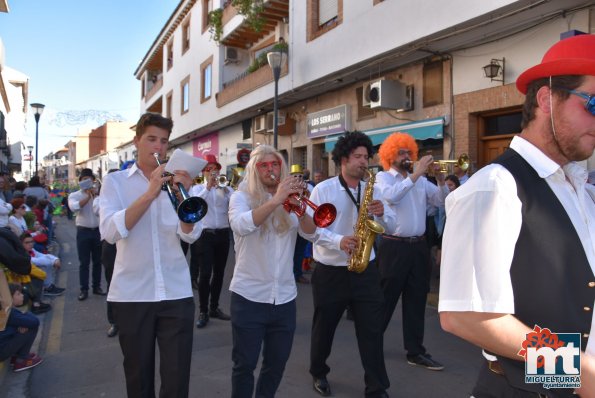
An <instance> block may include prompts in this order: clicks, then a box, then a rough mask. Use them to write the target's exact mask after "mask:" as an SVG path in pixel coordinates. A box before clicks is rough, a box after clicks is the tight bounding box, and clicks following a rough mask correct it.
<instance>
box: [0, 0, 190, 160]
mask: <svg viewBox="0 0 595 398" xmlns="http://www.w3.org/2000/svg"><path fill="white" fill-rule="evenodd" d="M179 1H180V0H101V1H99V0H55V1H47V0H8V6H9V9H10V11H9V12H8V13H0V39H1V40H2V42H3V44H4V49H5V60H4V61H5V62H4V65H5V66H7V67H9V68H12V69H15V70H17V71H19V72H21V73H23V74H25V75H27V76H28V77H29V104H31V103H35V102H38V103H42V104H44V105H45V109H44V112H43V114H42V115H41V118H40V121H39V157H40V158H42V157H43V156H45V155H47V154H48V153H50V152H53V151H56V150H58V149H60V148H62V147H63V146H64V145H65V144H66V143H67V142H68V141H69V140H71V139H72V138H73V137H74V136H76V134H77V132H78V131H79V129H83V130H84V129H85V128H89V127H90V128H95V127H98V126H100V125H101V124H103V122H104V121H105V120H103V119H102V117H104V116H105V115H109V116H112V117H117V116H120V117H122V118H123V119H124V120H127V121H132V122H133V123H134V122H135V121H136V120H137V119H138V117H139V112H140V82H139V81H138V80H136V78H135V77H134V71H135V70H136V68H137V67H138V65H139V63H140V61H141V60H142V59H143V57H144V56H145V54H146V53H147V51H148V50H149V47H150V46H151V44H152V43H153V41H154V40H155V39H156V37H157V35H158V34H159V32H160V31H161V29H162V28H163V26H164V25H165V23H166V22H167V20H168V19H169V17H170V16H171V14H172V12H173V11H174V10H175V8H176V7H177V5H178V4H179ZM23 141H24V143H25V145H26V146H27V145H34V144H35V119H34V117H33V112H32V111H31V109H30V108H29V110H28V115H27V132H26V134H25V137H24V140H23Z"/></svg>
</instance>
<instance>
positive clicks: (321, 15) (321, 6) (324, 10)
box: [318, 0, 339, 26]
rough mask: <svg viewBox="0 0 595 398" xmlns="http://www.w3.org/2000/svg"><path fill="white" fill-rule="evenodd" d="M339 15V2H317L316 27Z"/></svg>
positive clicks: (336, 0)
mask: <svg viewBox="0 0 595 398" xmlns="http://www.w3.org/2000/svg"><path fill="white" fill-rule="evenodd" d="M338 15H339V0H318V25H319V26H322V25H324V24H325V23H327V22H328V21H330V20H332V19H334V18H336V17H337V16H338Z"/></svg>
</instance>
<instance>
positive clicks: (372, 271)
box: [310, 132, 395, 398]
mask: <svg viewBox="0 0 595 398" xmlns="http://www.w3.org/2000/svg"><path fill="white" fill-rule="evenodd" d="M372 152H373V147H372V141H371V140H370V138H369V137H368V136H366V135H365V134H363V133H361V132H348V133H346V134H345V135H344V136H343V137H341V138H339V140H338V141H337V144H336V145H335V148H334V149H333V153H332V155H333V161H334V162H335V164H336V165H337V167H339V168H340V174H339V176H338V177H334V178H330V179H328V180H325V181H323V182H321V183H319V184H317V185H316V186H315V187H314V190H313V191H312V194H311V195H310V200H312V202H314V203H317V204H320V203H333V204H334V205H335V206H336V208H337V210H338V211H337V218H336V219H335V222H334V223H333V224H332V225H330V226H329V227H328V228H325V229H322V228H319V229H318V230H317V233H316V240H315V241H314V264H315V269H314V273H313V274H312V294H313V296H314V319H313V321H312V337H311V339H312V340H311V346H310V374H311V375H312V377H313V378H314V382H313V385H314V390H316V391H317V392H318V393H319V394H320V395H322V396H328V395H331V387H330V384H329V382H328V380H327V378H326V375H327V374H328V373H329V372H330V368H329V366H328V365H327V363H326V360H327V358H328V357H329V355H330V353H331V348H332V345H333V337H334V334H335V329H336V328H337V325H338V323H339V320H340V319H341V316H342V314H343V312H345V308H346V307H347V306H348V305H349V306H350V307H351V309H352V311H353V317H354V321H355V330H356V332H357V333H356V335H357V343H358V347H359V352H360V358H361V361H362V365H363V367H364V372H365V374H364V380H365V383H366V388H365V395H366V397H380V398H382V397H388V395H387V393H386V389H387V388H388V387H389V385H390V383H389V380H388V375H387V374H386V368H385V365H384V352H383V341H382V339H383V337H382V334H383V329H382V320H383V316H384V297H383V296H382V291H381V289H380V275H379V273H378V268H377V267H376V263H375V253H374V250H372V251H371V254H370V258H369V262H368V264H369V265H368V267H367V268H366V269H365V270H364V271H363V272H361V273H356V272H351V271H348V269H347V263H348V261H349V258H350V257H351V255H352V254H353V253H354V252H355V251H356V249H357V247H358V245H359V244H360V242H359V239H358V238H357V236H354V226H355V225H357V224H358V218H359V217H358V214H359V211H360V206H367V209H366V208H364V210H363V211H366V212H367V213H368V214H369V215H370V216H372V217H373V218H374V219H375V220H376V221H377V222H380V223H381V224H382V225H383V226H384V227H385V228H386V229H388V230H392V229H394V225H395V215H394V213H393V212H392V211H391V210H390V208H389V207H388V206H385V205H384V204H383V203H382V201H380V200H379V195H378V194H377V193H376V192H372V197H371V200H370V201H369V203H364V202H365V200H364V198H365V193H366V187H367V184H366V183H365V182H364V181H362V178H364V176H365V174H366V170H367V168H368V159H369V158H370V157H372ZM369 188H371V189H373V188H374V187H373V186H372V187H369Z"/></svg>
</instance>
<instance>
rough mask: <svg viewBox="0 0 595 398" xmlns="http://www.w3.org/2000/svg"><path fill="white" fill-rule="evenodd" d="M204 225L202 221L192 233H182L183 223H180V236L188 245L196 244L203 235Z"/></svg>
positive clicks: (193, 228) (195, 224)
mask: <svg viewBox="0 0 595 398" xmlns="http://www.w3.org/2000/svg"><path fill="white" fill-rule="evenodd" d="M202 230H203V224H202V221H198V222H195V223H194V225H193V227H192V231H190V232H189V233H185V232H184V231H182V223H181V222H179V223H178V235H179V236H180V239H182V240H183V241H184V242H186V243H194V242H195V241H196V240H197V239H198V238H199V237H200V235H201V234H202Z"/></svg>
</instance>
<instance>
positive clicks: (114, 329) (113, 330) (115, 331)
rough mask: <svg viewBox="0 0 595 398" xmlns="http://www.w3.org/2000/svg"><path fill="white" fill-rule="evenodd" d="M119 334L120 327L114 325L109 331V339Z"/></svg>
mask: <svg viewBox="0 0 595 398" xmlns="http://www.w3.org/2000/svg"><path fill="white" fill-rule="evenodd" d="M117 334H118V327H117V326H116V325H114V324H112V326H110V328H109V329H108V330H107V337H115V336H116V335H117Z"/></svg>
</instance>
